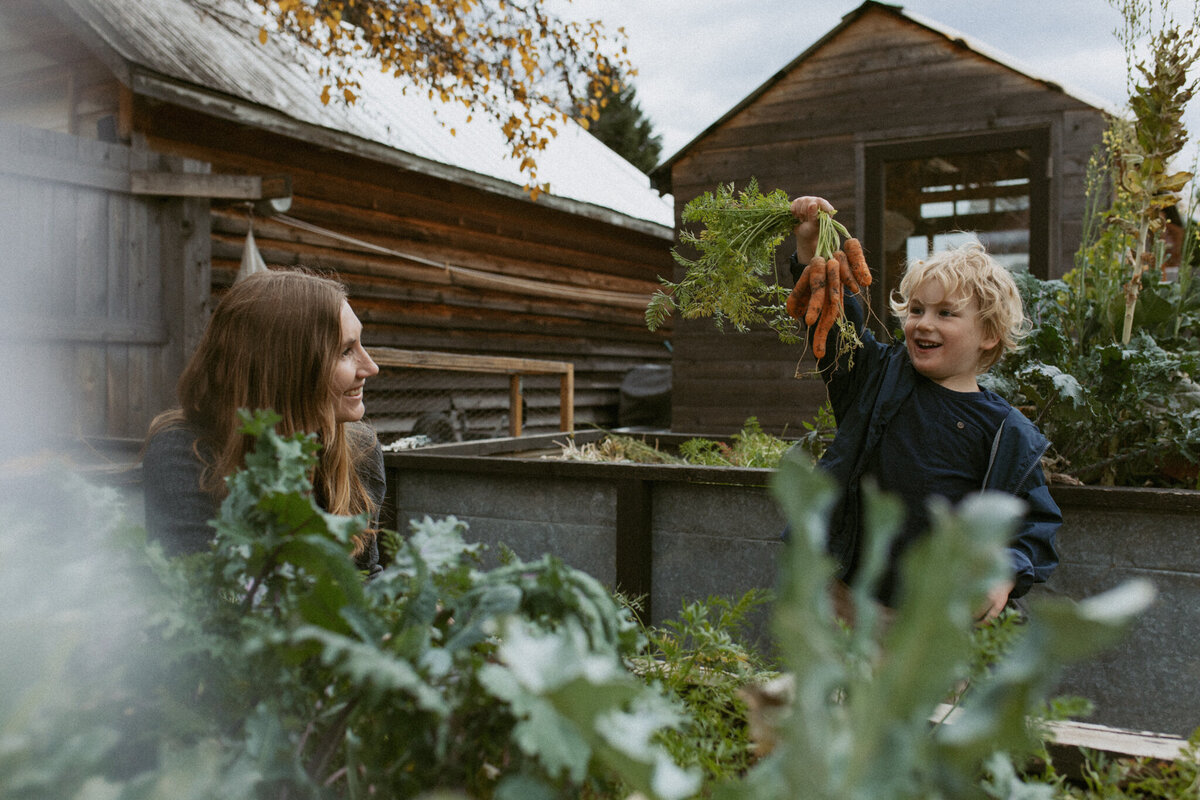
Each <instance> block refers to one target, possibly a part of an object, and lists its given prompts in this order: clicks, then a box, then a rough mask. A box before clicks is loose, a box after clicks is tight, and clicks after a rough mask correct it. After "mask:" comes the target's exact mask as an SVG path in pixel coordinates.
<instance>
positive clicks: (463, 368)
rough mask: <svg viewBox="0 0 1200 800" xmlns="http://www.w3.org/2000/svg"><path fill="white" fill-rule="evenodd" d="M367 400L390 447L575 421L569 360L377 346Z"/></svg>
mask: <svg viewBox="0 0 1200 800" xmlns="http://www.w3.org/2000/svg"><path fill="white" fill-rule="evenodd" d="M369 352H370V354H371V357H372V358H373V359H374V360H375V363H376V364H378V365H379V374H378V375H376V376H374V377H373V378H371V379H370V380H368V381H367V384H366V405H367V413H368V415H369V418H370V421H371V424H372V426H373V427H374V428H375V430H376V432H377V433H378V434H379V440H380V442H381V443H382V444H383V446H384V449H385V450H401V449H410V448H415V447H423V446H428V445H433V444H445V443H449V442H464V441H474V440H478V439H492V438H497V437H504V436H520V435H522V434H528V433H549V432H553V431H560V430H562V431H569V430H571V429H572V428H573V427H574V367H573V365H572V364H571V363H570V362H562V361H538V360H534V359H520V358H501V357H492V356H469V355H462V354H457V353H433V352H427V351H412V350H396V349H392V348H373V349H370V350H369Z"/></svg>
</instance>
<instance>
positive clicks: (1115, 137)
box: [1106, 2, 1200, 344]
mask: <svg viewBox="0 0 1200 800" xmlns="http://www.w3.org/2000/svg"><path fill="white" fill-rule="evenodd" d="M1121 10H1122V12H1123V14H1124V16H1125V19H1126V23H1127V27H1126V34H1127V35H1126V38H1125V40H1124V43H1125V45H1126V50H1127V52H1128V53H1130V54H1131V53H1132V49H1133V46H1134V36H1133V33H1134V31H1135V30H1137V28H1138V26H1139V25H1141V24H1144V20H1145V18H1146V16H1147V12H1148V11H1149V7H1148V4H1146V6H1145V7H1143V4H1142V3H1139V2H1127V3H1125V4H1124V5H1123V7H1122V9H1121ZM1194 37H1195V32H1194V29H1193V28H1192V27H1191V26H1180V25H1178V24H1172V25H1167V26H1166V27H1164V28H1163V30H1161V31H1159V32H1158V34H1157V35H1155V36H1152V37H1151V38H1150V57H1149V59H1148V61H1149V63H1147V62H1144V61H1139V62H1137V63H1136V64H1132V68H1133V69H1136V71H1137V72H1138V73H1140V75H1141V78H1142V80H1143V81H1144V82H1142V83H1137V82H1135V83H1134V86H1133V91H1132V92H1131V94H1130V98H1129V108H1130V111H1131V112H1132V113H1133V120H1132V121H1128V122H1127V121H1125V120H1121V119H1114V120H1113V122H1112V126H1111V127H1110V130H1109V136H1108V139H1107V142H1106V143H1107V146H1108V149H1109V152H1110V153H1111V155H1112V159H1113V166H1114V168H1115V178H1116V180H1115V181H1114V189H1115V192H1114V203H1113V207H1112V208H1111V209H1110V210H1109V213H1108V214H1106V222H1107V224H1108V225H1110V226H1113V227H1115V228H1117V229H1119V230H1120V231H1121V232H1122V233H1123V234H1124V238H1125V241H1124V245H1125V248H1124V253H1123V254H1128V264H1127V267H1126V269H1127V274H1128V276H1129V277H1128V280H1127V281H1126V282H1125V284H1124V296H1125V310H1124V317H1123V325H1122V331H1121V337H1120V341H1121V343H1122V344H1129V341H1130V339H1131V337H1132V335H1133V325H1134V315H1135V312H1136V307H1137V302H1138V296H1139V294H1140V292H1141V289H1142V278H1143V276H1144V275H1145V274H1146V272H1147V271H1148V270H1149V269H1150V268H1151V267H1153V266H1155V265H1154V264H1153V263H1152V262H1153V260H1154V259H1153V258H1152V257H1151V256H1150V253H1148V252H1147V244H1148V243H1149V242H1150V241H1151V235H1152V234H1154V233H1156V232H1158V231H1159V230H1161V227H1162V225H1163V217H1162V211H1163V210H1164V209H1166V208H1167V207H1169V206H1172V205H1174V204H1175V203H1177V202H1178V201H1179V192H1180V191H1182V190H1183V187H1184V186H1185V185H1186V184H1187V182H1188V181H1189V180H1191V178H1192V175H1191V173H1190V172H1185V171H1171V161H1172V159H1173V158H1174V157H1175V156H1176V154H1178V153H1179V151H1180V150H1181V149H1182V148H1183V146H1184V143H1185V142H1186V141H1187V131H1186V129H1185V128H1184V126H1183V122H1182V119H1183V112H1184V110H1185V109H1186V107H1187V104H1188V102H1189V101H1190V100H1191V98H1192V95H1193V94H1194V93H1195V89H1196V81H1195V80H1194V79H1192V78H1190V77H1189V75H1188V73H1189V71H1190V70H1191V68H1192V67H1193V65H1194V64H1195V63H1196V61H1197V59H1198V58H1200V48H1198V47H1197V46H1196V44H1195V42H1194ZM1131 61H1132V58H1131ZM1160 259H1161V256H1160Z"/></svg>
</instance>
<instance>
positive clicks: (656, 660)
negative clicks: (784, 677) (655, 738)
mask: <svg viewBox="0 0 1200 800" xmlns="http://www.w3.org/2000/svg"><path fill="white" fill-rule="evenodd" d="M769 599H770V594H769V593H768V592H766V591H764V590H751V591H749V592H747V593H745V594H744V595H743V596H742V597H741V598H739V599H738V600H736V601H731V600H729V599H727V598H724V597H709V598H707V599H706V600H704V601H692V602H687V601H685V602H684V603H683V605H682V607H681V609H680V612H679V615H678V616H677V617H676V618H674V619H671V620H667V621H665V622H663V623H662V624H661V625H659V626H655V627H650V628H647V629H646V631H645V633H646V638H647V648H646V650H645V651H644V653H643V655H641V656H639V657H637V658H635V659H633V660H632V662H631V663H632V666H633V669H634V671H635V672H636V673H637V674H638V675H640V676H641V677H642V679H643V680H645V681H647V682H649V683H651V684H652V685H657V686H660V687H661V688H662V689H663V691H665V692H666V693H667V694H668V695H669V696H670V697H673V698H676V699H677V700H678V701H679V702H680V704H681V705H682V706H683V707H684V708H685V709H686V710H687V717H686V719H684V720H683V722H682V723H681V724H680V725H679V726H678V727H675V728H670V729H667V730H665V731H663V733H662V734H661V736H660V740H661V741H662V743H663V744H664V746H666V748H667V749H668V750H669V751H670V753H671V755H672V757H673V758H674V759H675V761H676V762H678V763H679V764H683V765H686V766H695V767H697V768H699V769H700V770H702V772H703V775H704V780H705V783H712V782H714V781H722V780H727V779H729V778H733V777H736V776H737V775H740V774H742V773H743V772H745V771H746V769H748V768H749V767H750V765H751V764H752V763H753V761H754V758H755V754H754V742H753V740H752V738H751V731H750V727H749V725H748V723H747V707H746V700H745V698H744V697H743V695H742V692H743V690H744V689H745V688H746V687H747V686H749V685H753V684H756V683H759V682H761V681H763V680H767V679H769V678H770V677H772V676H773V675H774V674H775V672H774V669H773V668H772V665H771V664H770V663H769V661H768V660H767V659H766V658H765V657H764V656H763V655H762V654H761V653H760V652H758V650H757V649H755V648H754V647H750V646H747V645H746V644H744V643H743V641H742V639H743V637H744V636H745V635H746V628H747V625H748V621H749V616H750V614H751V612H753V611H755V610H758V609H760V608H761V607H762V606H764V605H765V604H766V603H767V602H768V601H769Z"/></svg>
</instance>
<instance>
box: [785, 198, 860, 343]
mask: <svg viewBox="0 0 1200 800" xmlns="http://www.w3.org/2000/svg"><path fill="white" fill-rule="evenodd" d="M817 214H818V219H819V225H820V227H819V229H818V233H817V250H816V255H814V256H813V259H812V261H810V262H808V266H807V267H805V268H804V272H802V273H801V274H800V278H799V280H797V281H796V285H795V287H793V288H792V292H791V294H789V295H788V298H787V306H786V307H787V313H788V316H790V317H791V318H792V319H794V320H796V321H801V320H802V321H803V322H804V324H805V325H806V326H808V327H809V328H811V329H812V335H811V336H810V337H809V341H810V342H811V343H812V352H813V356H814V357H816V358H824V357H825V342H826V340H827V339H828V338H829V332H830V331H831V330H833V326H834V324H835V323H837V321H838V320H840V319H843V318H844V309H843V307H842V287H847V288H849V289H850V291H851V292H852V293H854V294H858V293H859V292H861V291H862V290H863V289H864V288H865V287H867V286H870V285H871V269H870V267H868V266H867V260H866V258H865V257H864V256H863V249H862V243H861V242H859V241H858V239H855V238H854V237H853V236H851V235H850V232H849V231H848V230H846V227H845V226H844V225H842V224H841V223H840V222H837V221H836V220H834V218H833V217H832V216H830V215H829V214H827V213H825V212H824V211H818V212H817ZM842 236H845V237H846V240H845V242H844V243H842V242H841V241H840V240H841V237H842ZM839 245H840V247H839ZM814 325H815V326H816V327H813V326H814ZM849 333H850V335H851V336H852V337H853V338H854V339H857V335H856V334H854V332H853V331H850V332H849Z"/></svg>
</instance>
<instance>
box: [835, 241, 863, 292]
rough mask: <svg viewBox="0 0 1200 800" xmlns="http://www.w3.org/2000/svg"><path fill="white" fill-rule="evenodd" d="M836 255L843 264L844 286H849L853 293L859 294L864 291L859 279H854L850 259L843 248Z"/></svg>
mask: <svg viewBox="0 0 1200 800" xmlns="http://www.w3.org/2000/svg"><path fill="white" fill-rule="evenodd" d="M836 255H837V259H838V263H839V264H841V265H842V286H845V287H846V288H848V289H849V290H850V293H851V294H858V293H859V292H861V291H862V287H861V286H859V285H858V281H856V280H854V275H853V274H851V272H850V261H849V259H847V258H846V254H845V253H843V252H842V251H841V250H838V251H837V254H836Z"/></svg>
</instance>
